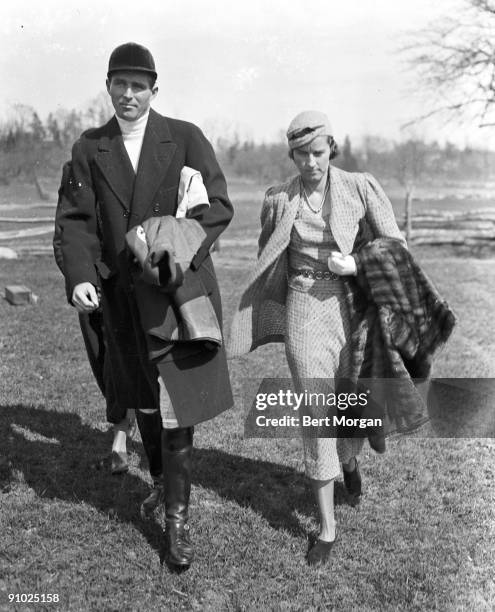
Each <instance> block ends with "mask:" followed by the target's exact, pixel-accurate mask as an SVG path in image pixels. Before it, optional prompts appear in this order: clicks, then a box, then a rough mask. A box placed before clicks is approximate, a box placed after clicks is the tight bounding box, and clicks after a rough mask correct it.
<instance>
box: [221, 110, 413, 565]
mask: <svg viewBox="0 0 495 612" xmlns="http://www.w3.org/2000/svg"><path fill="white" fill-rule="evenodd" d="M287 138H288V145H289V156H290V157H291V159H292V160H293V162H294V164H295V166H296V168H297V169H298V171H299V174H298V175H297V176H296V177H295V178H293V179H291V180H290V181H288V182H286V183H284V184H282V185H279V186H275V187H272V188H270V189H269V190H268V191H267V193H266V196H265V199H264V202H263V208H262V212H261V225H262V228H261V234H260V238H259V252H258V262H257V266H256V270H255V272H254V274H253V277H252V280H251V283H250V285H249V286H248V289H247V290H246V292H245V293H244V295H243V298H242V300H241V304H240V307H239V310H238V312H237V313H236V315H235V317H234V323H233V330H232V336H231V345H230V350H231V354H232V355H234V356H235V355H240V354H243V353H246V352H248V351H250V350H253V349H254V348H256V347H257V346H260V345H261V344H264V343H266V342H273V341H283V342H285V349H286V355H287V360H288V363H289V367H290V371H291V375H292V378H293V382H294V385H295V388H296V391H297V392H302V391H304V390H305V389H306V390H310V391H311V392H322V391H323V392H328V391H329V390H331V389H329V387H328V384H329V379H330V381H331V380H332V379H335V378H337V379H338V378H341V377H346V374H347V372H348V370H349V367H350V363H349V362H350V358H351V326H350V315H349V310H348V304H347V302H346V298H345V291H344V283H343V277H345V276H350V275H355V274H356V262H355V259H354V258H353V256H352V254H351V253H352V252H353V250H354V248H355V242H356V238H357V237H358V236H361V234H362V233H363V231H364V230H363V226H365V228H366V231H367V232H368V234H370V235H371V236H372V237H374V238H379V237H387V238H395V239H397V240H398V241H400V242H401V243H402V244H403V245H405V241H404V239H403V237H402V234H401V232H400V230H399V228H398V227H397V223H396V221H395V218H394V214H393V211H392V206H391V204H390V201H389V200H388V198H387V196H386V195H385V194H384V192H383V190H382V189H381V187H380V186H379V185H378V183H377V182H376V181H375V179H374V178H373V177H372V176H371V175H369V174H362V173H348V172H344V171H342V170H339V169H338V168H336V167H334V166H332V165H331V164H330V161H331V160H332V159H333V158H334V157H335V156H336V155H337V153H338V150H337V145H336V144H335V141H334V139H333V137H332V129H331V127H330V123H329V120H328V118H327V116H326V115H325V114H323V113H321V112H316V111H306V112H303V113H300V114H299V115H297V116H296V117H295V118H294V119H293V121H292V122H291V124H290V125H289V128H288V130H287ZM358 230H360V231H359V234H358ZM308 385H310V386H311V389H308ZM309 409H310V411H311V414H312V416H316V417H318V416H320V417H321V416H324V415H325V414H326V411H327V410H328V408H327V407H324V406H321V407H318V406H311V407H310V408H309ZM301 429H302V430H303V434H302V435H303V447H304V460H305V472H306V475H307V476H308V477H309V479H310V480H311V484H312V488H313V491H314V493H315V496H316V500H317V504H318V511H319V518H320V532H319V535H318V538H317V539H316V541H315V542H314V544H313V545H312V547H311V548H310V550H309V552H308V558H307V560H308V563H309V564H310V565H317V564H320V563H324V562H325V561H327V560H328V558H329V556H330V551H331V548H332V545H333V542H334V541H335V517H334V505H333V489H334V480H335V478H336V477H337V476H338V475H339V474H340V462H341V463H342V464H343V469H344V483H345V486H346V489H347V491H348V493H349V494H351V496H352V498H353V502H354V503H356V502H357V501H359V496H360V495H361V478H360V474H359V468H358V464H357V460H356V455H357V454H358V453H359V451H360V449H361V446H362V438H339V439H338V440H337V439H336V438H335V433H332V434H331V435H332V436H334V437H317V436H318V433H317V432H316V435H315V432H314V431H313V432H311V431H304V428H301ZM327 435H328V433H327Z"/></svg>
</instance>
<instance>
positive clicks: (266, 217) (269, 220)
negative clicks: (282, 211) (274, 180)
mask: <svg viewBox="0 0 495 612" xmlns="http://www.w3.org/2000/svg"><path fill="white" fill-rule="evenodd" d="M272 191H273V188H272V187H270V189H268V191H267V192H266V193H265V198H264V200H263V205H262V206H261V213H260V222H261V232H260V235H259V238H258V258H259V256H260V254H261V251H262V250H263V249H264V248H265V246H266V243H267V242H268V240H269V239H270V236H271V235H272V233H273V229H274V226H275V210H274V204H273V195H272Z"/></svg>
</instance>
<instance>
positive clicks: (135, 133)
mask: <svg viewBox="0 0 495 612" xmlns="http://www.w3.org/2000/svg"><path fill="white" fill-rule="evenodd" d="M149 114H150V112H149V110H148V112H147V113H145V114H144V115H143V116H142V117H140V118H139V119H136V121H126V120H125V119H121V118H120V117H117V115H115V117H116V118H117V121H118V122H119V126H120V131H121V132H122V138H123V140H124V146H125V148H126V151H127V154H128V155H129V159H130V160H131V164H132V167H133V168H134V172H137V168H138V163H139V156H140V154H141V147H142V146H143V138H144V131H145V129H146V124H147V123H148V117H149Z"/></svg>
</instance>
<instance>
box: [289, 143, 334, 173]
mask: <svg viewBox="0 0 495 612" xmlns="http://www.w3.org/2000/svg"><path fill="white" fill-rule="evenodd" d="M292 155H293V157H292V159H293V160H294V163H295V164H296V166H297V169H298V170H299V173H300V174H301V176H302V178H303V180H304V182H305V183H313V184H318V183H319V182H320V181H321V179H322V178H323V177H324V176H326V174H327V172H328V164H329V163H330V145H329V144H328V137H327V136H317V137H316V138H315V139H314V140H312V141H311V142H310V143H308V144H307V145H304V147H299V148H298V149H294V150H293V152H292Z"/></svg>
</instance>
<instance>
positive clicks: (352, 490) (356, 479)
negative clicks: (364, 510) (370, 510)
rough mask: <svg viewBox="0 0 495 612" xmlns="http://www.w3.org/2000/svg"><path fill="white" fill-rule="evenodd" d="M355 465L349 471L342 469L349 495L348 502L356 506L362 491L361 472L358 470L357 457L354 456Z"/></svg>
mask: <svg viewBox="0 0 495 612" xmlns="http://www.w3.org/2000/svg"><path fill="white" fill-rule="evenodd" d="M354 461H355V462H356V466H355V467H354V469H353V470H352V471H351V472H348V471H346V470H343V472H344V485H345V488H346V491H347V493H348V495H349V503H350V504H351V506H353V507H354V506H357V505H358V504H359V502H360V501H361V493H362V481H361V472H360V471H359V464H358V461H357V459H356V458H355V457H354Z"/></svg>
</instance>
